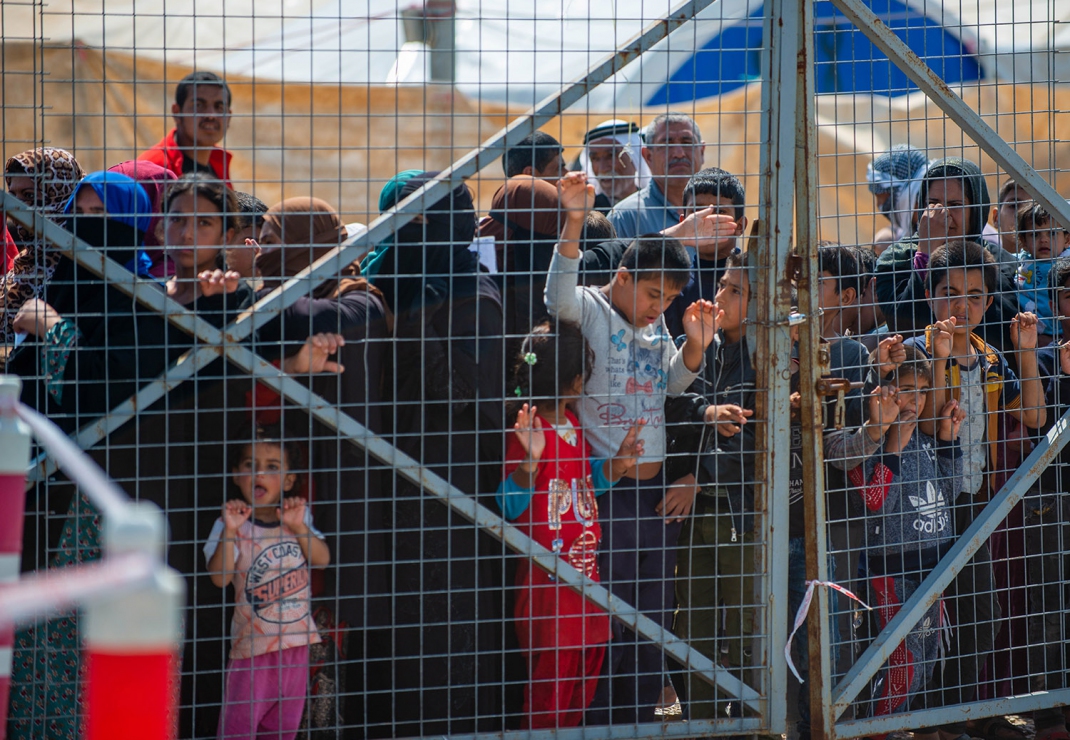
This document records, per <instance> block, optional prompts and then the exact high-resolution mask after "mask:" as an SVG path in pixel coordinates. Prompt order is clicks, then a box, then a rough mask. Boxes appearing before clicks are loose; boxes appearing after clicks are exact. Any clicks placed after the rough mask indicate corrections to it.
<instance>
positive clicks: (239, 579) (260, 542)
mask: <svg viewBox="0 0 1070 740" xmlns="http://www.w3.org/2000/svg"><path fill="white" fill-rule="evenodd" d="M222 531H223V526H222V520H219V519H217V520H216V526H215V527H214V528H213V530H212V534H211V535H209V542H208V545H207V546H206V548H205V558H206V559H210V558H211V556H212V552H214V550H215V547H217V546H218V542H219V535H220V533H222ZM313 533H314V534H315V535H316V536H320V537H321V536H322V535H320V534H319V533H318V532H315V530H313ZM237 534H238V542H237V543H236V544H235V545H233V547H234V548H235V550H236V557H235V558H234V570H235V573H234V580H233V581H232V583H233V585H234V618H233V619H232V621H231V625H230V640H231V643H230V658H231V660H237V659H240V658H251V657H253V656H254V655H264V654H266V653H277V652H279V651H280V650H286V649H287V648H293V647H300V646H302V645H310V644H314V643H317V642H319V641H320V636H319V632H318V631H317V630H316V623H315V621H314V620H313V619H312V609H311V605H310V600H311V598H312V589H311V585H310V578H309V567H308V562H307V561H306V560H305V556H304V553H302V552H301V546H300V545H299V544H298V543H297V538H296V537H295V536H294V535H293V533H292V532H290V530H289V529H287V528H286V527H284V526H283V525H282V524H280V523H278V522H275V523H267V522H258V521H255V520H253V519H250V520H248V521H246V522H245V523H243V524H242V525H241V527H239V528H238V533H237Z"/></svg>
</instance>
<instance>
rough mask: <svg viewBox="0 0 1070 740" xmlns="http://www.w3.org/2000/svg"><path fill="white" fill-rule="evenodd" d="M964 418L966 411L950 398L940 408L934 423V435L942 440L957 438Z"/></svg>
mask: <svg viewBox="0 0 1070 740" xmlns="http://www.w3.org/2000/svg"><path fill="white" fill-rule="evenodd" d="M965 419H966V412H965V411H963V410H962V408H961V407H960V406H959V402H958V401H956V400H955V399H951V400H950V401H948V402H947V403H945V404H944V407H943V408H942V409H940V416H939V418H938V421H937V425H936V436H937V438H938V439H941V440H943V441H944V442H951V441H953V440H956V439H958V436H959V429H960V428H961V427H962V422H963V421H965Z"/></svg>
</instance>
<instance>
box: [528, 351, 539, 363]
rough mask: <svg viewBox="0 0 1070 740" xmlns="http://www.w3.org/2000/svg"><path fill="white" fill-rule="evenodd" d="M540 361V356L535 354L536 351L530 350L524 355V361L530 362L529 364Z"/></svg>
mask: <svg viewBox="0 0 1070 740" xmlns="http://www.w3.org/2000/svg"><path fill="white" fill-rule="evenodd" d="M538 361H539V358H538V357H536V356H535V353H534V352H528V353H527V354H526V355H524V362H526V363H528V364H529V365H534V364H535V363H536V362H538Z"/></svg>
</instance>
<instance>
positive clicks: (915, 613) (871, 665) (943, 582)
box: [832, 411, 1070, 717]
mask: <svg viewBox="0 0 1070 740" xmlns="http://www.w3.org/2000/svg"><path fill="white" fill-rule="evenodd" d="M1068 441H1070V411H1067V412H1066V413H1065V414H1063V415H1062V417H1060V418H1059V420H1058V421H1057V422H1055V426H1053V427H1052V428H1051V430H1050V431H1049V432H1048V433H1047V434H1046V435H1044V438H1043V439H1042V440H1041V441H1040V444H1038V445H1037V447H1036V449H1034V450H1033V452H1032V454H1030V455H1029V457H1027V458H1026V459H1025V462H1023V463H1022V464H1021V465H1020V466H1019V467H1018V469H1017V470H1016V471H1015V472H1014V475H1012V476H1011V477H1010V478H1009V479H1008V480H1007V482H1006V483H1004V484H1003V488H1001V489H1000V491H999V493H997V494H996V495H995V496H993V497H992V500H991V501H989V502H988V505H987V506H985V508H984V510H983V511H982V512H981V513H980V515H978V517H977V518H976V519H974V521H973V523H972V524H971V525H970V526H969V527H968V528H967V529H966V531H965V532H962V533H960V534H959V536H958V540H956V542H955V544H954V546H953V547H952V548H951V550H950V551H948V553H947V555H945V556H944V558H943V560H941V561H940V562H939V563H938V564H937V565H936V567H935V568H933V570H932V571H931V572H930V573H929V575H928V576H926V577H925V580H924V581H922V582H921V585H920V586H918V589H917V590H916V591H915V592H914V594H913V595H912V596H911V597H910V598H909V599H907V601H906V603H905V604H903V606H902V608H901V609H900V610H899V613H898V614H896V615H895V617H893V618H892V620H891V621H890V622H889V623H888V625H887V626H886V627H885V628H884V629H883V630H881V632H880V634H879V635H877V639H876V640H874V641H873V643H872V644H871V645H870V646H869V647H868V648H866V651H865V652H864V653H862V655H861V656H860V657H859V658H858V660H857V661H856V662H855V664H854V666H852V668H851V670H850V671H848V672H847V675H846V676H844V677H843V680H842V681H841V682H840V683H839V685H837V686H836V688H835V689H834V690H833V696H832V712H833V715H832V716H833V717H839V716H840V715H841V714H843V712H844V711H845V710H846V709H847V707H848V706H849V705H850V704H851V702H852V701H854V699H855V697H857V696H858V693H859V692H860V691H861V690H862V689H863V688H864V687H865V686H866V684H867V683H868V682H869V680H870V679H871V678H872V677H873V675H874V674H875V673H876V672H877V671H878V670H879V669H880V667H881V666H882V665H883V664H884V663H885V661H886V660H887V659H888V656H890V655H891V654H892V651H893V650H895V648H896V646H898V645H899V643H900V642H902V641H903V639H904V638H905V637H906V636H907V633H909V632H910V631H911V630H912V629H913V628H914V625H916V624H917V623H918V621H919V620H920V619H921V618H922V616H923V615H924V614H925V610H926V609H928V608H929V607H930V606H932V605H933V604H934V603H935V602H936V600H937V599H939V598H940V595H941V594H943V592H944V590H945V589H946V588H947V587H948V585H949V584H950V583H951V581H952V580H954V578H955V576H956V575H958V573H959V571H960V570H962V566H964V565H965V564H966V563H967V562H969V559H970V558H971V557H973V556H974V554H975V553H976V552H977V551H978V550H979V549H980V548H981V546H982V545H983V544H984V543H985V542H987V541H988V538H989V536H990V535H991V534H992V533H993V532H994V531H995V530H996V527H998V526H999V524H1000V522H1002V521H1003V520H1004V519H1006V518H1007V514H1008V513H1010V510H1011V509H1013V508H1014V506H1015V505H1016V504H1017V503H1018V502H1019V501H1021V500H1022V497H1023V496H1024V495H1025V492H1026V491H1027V490H1028V489H1029V487H1030V486H1031V485H1033V482H1034V481H1036V479H1037V477H1038V476H1039V475H1040V474H1041V473H1042V472H1043V471H1044V469H1045V468H1047V467H1048V465H1049V464H1050V463H1051V462H1052V461H1053V460H1054V459H1055V457H1056V455H1058V454H1059V453H1060V452H1062V449H1063V447H1064V446H1065V445H1066V443H1067V442H1068Z"/></svg>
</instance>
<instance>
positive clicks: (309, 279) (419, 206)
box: [223, 0, 714, 342]
mask: <svg viewBox="0 0 1070 740" xmlns="http://www.w3.org/2000/svg"><path fill="white" fill-rule="evenodd" d="M713 2H714V0H687V2H684V3H681V4H680V5H679V6H677V7H676V9H674V10H673V11H671V12H670V13H669V15H668V16H667V17H665V18H660V19H658V20H656V21H653V22H652V23H650V24H649V25H647V27H646V28H644V29H643V31H642V33H640V34H639V35H637V36H635V37H633V38H632V39H631V40H630V41H628V42H627V43H626V44H625V45H624V46H623V47H622V48H620V49H618V50H617V51H616V52H614V53H612V54H609V55H607V56H606V57H605V58H604V59H602V60H601V61H600V62H598V63H596V64H595V65H594V66H593V67H591V68H590V69H589V70H588V71H587V73H586V74H585V75H583V76H582V77H581V78H579V79H578V80H577V81H575V82H572V83H569V84H568V85H565V86H564V87H563V88H562V89H560V90H558V91H557V92H556V93H554V94H553V95H549V96H547V97H546V98H545V99H544V100H542V101H541V102H539V103H538V104H536V105H535V107H533V108H532V109H531V110H529V111H528V112H527V113H525V114H524V115H522V116H520V117H519V118H517V119H516V120H515V121H513V122H512V123H510V124H509V125H508V126H506V127H505V128H503V129H502V130H501V131H499V132H498V133H496V134H495V135H494V136H492V137H490V138H489V139H487V140H486V141H485V142H484V143H483V144H482V145H480V146H479V147H478V148H477V149H476V150H475V151H473V152H470V153H468V154H466V155H465V156H463V157H461V158H460V159H459V160H457V161H456V162H454V163H453V165H451V166H450V167H449V168H447V169H446V170H443V171H442V173H441V174H439V175H438V176H437V177H436V178H435V179H434V180H431V181H430V182H428V183H427V185H425V186H423V187H422V188H420V189H419V190H417V191H416V192H414V193H413V194H412V195H410V196H409V197H408V198H406V199H405V200H403V201H401V203H399V204H398V206H397V207H396V208H395V209H393V210H391V211H389V212H387V213H385V214H383V215H381V216H379V217H378V218H377V219H375V220H374V221H372V223H371V224H369V225H368V231H366V232H365V233H363V234H361V235H359V236H356V237H353V238H352V239H349V240H347V241H346V242H344V243H343V244H341V245H340V246H339V247H337V248H336V249H334V250H332V251H330V252H328V253H327V254H325V255H324V256H323V257H321V258H320V259H318V260H316V261H315V262H313V263H312V264H311V265H309V266H308V267H307V268H305V269H304V270H302V271H301V272H299V273H297V274H296V275H295V276H294V277H293V278H291V279H290V280H288V281H286V282H285V283H283V284H282V285H280V286H279V287H278V288H276V289H275V290H273V291H272V292H270V293H268V294H267V295H266V296H264V297H263V298H261V299H260V300H259V301H257V303H256V304H255V305H253V306H252V307H250V308H249V310H248V311H246V312H244V313H243V314H242V315H241V316H239V317H238V318H237V319H235V320H234V322H233V323H231V324H230V325H229V326H228V327H226V328H225V329H224V330H223V331H224V333H225V334H226V335H227V336H228V338H229V339H230V340H231V341H234V342H239V341H241V340H242V339H244V338H245V337H247V336H249V334H250V333H251V332H252V331H253V330H254V329H256V328H258V327H259V326H261V325H263V324H264V323H265V322H266V321H268V320H269V319H270V318H271V317H272V316H274V315H275V314H276V313H277V312H279V311H281V310H282V309H284V308H286V307H287V306H289V305H291V304H292V303H293V302H294V301H296V300H297V299H298V298H299V297H300V296H301V295H305V294H306V293H307V292H308V291H310V290H311V289H312V287H314V286H316V285H319V284H320V283H322V282H323V281H324V280H326V279H328V278H330V277H332V276H335V275H338V274H339V273H340V272H341V270H342V268H344V267H345V266H347V265H349V264H350V263H351V262H353V261H354V260H355V259H357V258H358V257H360V256H362V255H364V254H366V253H367V252H368V251H369V250H370V249H371V248H372V247H373V246H374V245H376V244H378V243H379V242H381V241H382V240H384V239H386V238H387V237H389V236H390V235H391V234H393V233H394V232H395V231H396V230H397V229H399V228H401V227H402V226H404V225H405V224H407V223H409V222H410V221H412V219H413V218H415V217H416V215H417V214H419V213H421V212H422V211H423V210H425V208H426V207H427V206H431V205H433V204H435V203H437V202H438V201H439V200H441V199H442V198H444V197H445V196H446V195H448V194H449V192H450V191H451V190H452V189H453V188H455V187H457V185H459V184H461V182H463V181H464V179H465V178H467V177H470V176H472V175H474V174H475V173H477V172H479V171H480V170H481V169H483V168H484V167H486V166H487V165H488V164H490V163H491V162H492V161H496V160H497V159H498V158H499V157H500V156H501V155H502V154H504V153H505V152H506V150H508V149H509V148H511V147H513V146H516V145H517V144H518V143H520V140H521V139H523V138H524V137H525V136H528V135H529V134H531V133H533V132H534V131H535V130H537V129H538V128H539V126H542V125H544V124H546V123H549V122H550V121H551V120H553V119H554V118H556V117H557V116H559V115H561V114H562V113H563V112H564V111H565V110H566V109H568V108H569V107H571V106H572V105H573V104H574V103H577V102H579V101H580V100H581V99H582V98H583V97H584V96H585V95H587V94H588V93H589V92H591V90H593V89H594V88H596V87H598V86H599V85H600V84H602V83H603V82H605V81H606V80H608V79H609V78H610V77H612V76H613V75H615V74H616V73H617V72H619V71H620V70H621V69H623V68H624V67H625V66H626V65H627V64H629V63H630V62H633V61H635V60H636V59H638V58H639V57H640V55H642V54H643V53H644V52H645V51H647V50H649V49H650V48H651V47H652V46H654V45H655V44H657V43H658V42H659V41H661V40H662V39H664V38H666V37H667V36H668V35H669V34H670V33H672V32H673V31H675V30H676V29H677V28H679V27H680V26H682V25H684V24H685V23H687V22H688V21H691V20H693V19H694V17H695V15H697V14H698V13H700V12H702V11H703V10H705V9H706V8H707V7H708V6H710V5H712V4H713ZM297 285H304V286H305V290H304V292H300V293H298V292H296V291H295V290H294V288H295V286H297Z"/></svg>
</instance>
